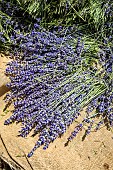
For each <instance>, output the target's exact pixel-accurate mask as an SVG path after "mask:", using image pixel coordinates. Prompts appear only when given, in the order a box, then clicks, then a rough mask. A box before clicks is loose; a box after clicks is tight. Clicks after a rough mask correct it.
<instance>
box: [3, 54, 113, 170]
mask: <svg viewBox="0 0 113 170" xmlns="http://www.w3.org/2000/svg"><path fill="white" fill-rule="evenodd" d="M8 60H9V59H7V58H6V57H0V134H1V136H2V139H3V141H4V143H5V145H6V147H7V150H8V152H9V154H10V156H11V158H10V157H9V155H8V153H7V151H6V149H5V147H4V145H3V142H2V141H1V139H0V156H1V157H3V158H4V159H6V160H7V161H8V162H9V163H14V161H13V160H12V158H13V159H14V160H16V162H18V163H19V164H20V165H21V166H22V167H23V168H24V169H25V170H31V169H34V170H113V139H112V136H113V134H112V132H111V131H108V130H106V127H104V128H102V129H101V130H99V131H98V132H92V133H91V134H90V135H89V136H87V137H86V138H85V140H84V141H82V137H83V135H84V131H81V132H80V133H79V134H78V136H77V137H76V138H75V139H73V141H72V142H70V143H69V144H68V146H66V147H65V146H64V144H65V143H66V141H67V138H68V137H69V135H70V134H71V132H72V131H73V130H74V127H75V126H76V122H74V123H73V124H72V125H71V126H70V127H69V128H68V129H67V132H66V133H65V134H64V135H63V136H62V137H61V138H58V139H56V140H55V141H54V142H53V143H52V144H50V146H49V148H48V149H47V150H46V151H44V150H43V149H42V148H39V149H37V150H36V151H35V153H34V155H33V156H32V157H31V158H29V163H30V164H31V166H32V168H31V167H30V164H29V163H28V161H27V159H26V157H25V154H26V155H27V153H28V152H29V151H30V150H31V149H32V148H33V146H34V144H35V142H36V140H37V139H38V136H35V137H31V134H30V135H29V136H28V137H27V138H21V137H17V135H18V130H20V127H21V124H16V123H14V124H12V125H9V126H5V125H4V120H5V119H7V118H9V116H10V115H11V110H12V109H13V106H10V107H9V108H8V112H7V113H4V112H3V108H4V107H5V102H4V100H3V98H4V96H5V94H6V92H7V91H8V89H6V88H5V86H4V85H5V83H6V82H7V81H8V79H7V78H6V77H5V75H4V69H5V67H6V63H7V61H8ZM83 114H84V112H81V115H83Z"/></svg>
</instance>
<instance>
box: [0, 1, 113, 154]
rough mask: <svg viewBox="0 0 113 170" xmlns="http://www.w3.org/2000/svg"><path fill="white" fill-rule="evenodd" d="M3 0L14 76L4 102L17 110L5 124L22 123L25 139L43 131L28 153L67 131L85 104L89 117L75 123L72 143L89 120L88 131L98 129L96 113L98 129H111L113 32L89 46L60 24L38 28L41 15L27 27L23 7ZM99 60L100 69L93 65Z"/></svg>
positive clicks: (11, 69) (109, 14)
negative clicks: (53, 26)
mask: <svg viewBox="0 0 113 170" xmlns="http://www.w3.org/2000/svg"><path fill="white" fill-rule="evenodd" d="M1 2H2V7H3V9H4V10H5V11H6V14H7V15H9V16H10V17H9V18H7V15H5V16H4V14H3V9H1V11H2V13H0V15H1V18H2V19H3V20H6V21H7V22H6V23H5V24H2V28H3V29H4V30H5V31H6V30H7V28H10V29H8V30H10V31H8V32H7V35H8V39H9V43H10V49H12V50H13V54H12V58H13V59H14V60H13V61H12V62H10V63H8V67H7V69H6V74H7V75H8V76H10V80H11V81H10V83H8V84H7V86H8V87H10V88H11V92H10V93H9V94H7V96H6V102H7V103H11V102H12V103H13V104H14V112H13V114H12V115H11V117H10V118H9V119H7V120H6V121H5V122H4V124H5V125H8V124H10V123H12V122H21V123H22V128H21V130H20V131H19V135H20V136H22V137H26V136H27V135H28V134H29V133H30V132H31V130H33V129H34V134H33V135H36V134H39V139H38V141H37V142H36V144H35V146H34V148H33V149H32V150H31V152H30V153H29V154H28V157H31V156H32V155H33V153H34V151H35V150H36V149H37V148H38V147H40V146H42V145H43V149H47V148H48V146H49V144H50V143H51V142H53V141H54V140H55V139H56V138H57V137H59V136H61V135H63V134H64V133H65V131H66V129H67V128H68V127H69V126H70V124H71V123H72V122H73V121H74V120H76V119H77V118H78V117H79V116H80V111H81V110H82V109H83V108H84V106H86V107H87V109H86V117H84V118H83V121H82V122H80V123H79V124H78V125H77V126H76V127H75V130H74V131H73V132H72V134H71V135H70V137H69V138H68V142H69V141H71V140H72V139H73V138H74V137H75V136H76V135H77V133H78V132H79V131H80V130H82V129H83V128H84V125H85V124H87V125H88V128H87V129H86V133H85V134H86V135H88V134H89V133H90V132H91V130H92V129H93V128H94V125H95V118H96V116H98V117H99V118H100V119H99V121H98V122H97V123H96V126H95V129H96V130H98V129H99V127H100V126H101V125H102V124H107V126H108V125H109V127H111V126H112V124H113V113H112V112H113V107H112V104H113V90H112V89H113V48H112V38H109V36H111V34H112V32H111V31H112V30H111V31H110V32H108V33H106V37H105V39H103V40H102V41H101V45H100V46H99V45H97V44H96V43H95V44H94V45H95V46H93V47H96V50H91V49H87V50H86V49H85V48H84V43H83V42H82V41H81V39H80V37H79V38H77V37H78V35H76V34H74V36H71V35H69V32H70V28H66V27H63V28H62V27H56V29H55V28H54V30H51V31H47V30H46V29H44V28H42V27H41V26H40V19H36V20H34V21H33V23H32V25H30V27H29V28H28V27H27V24H26V23H24V22H22V21H21V19H20V20H19V16H20V14H22V17H23V12H22V11H21V10H22V9H20V8H17V7H15V8H14V9H13V11H12V10H11V9H12V8H13V4H10V3H8V2H7V1H1ZM108 4H109V3H108ZM8 8H10V10H7V9H8ZM106 8H107V9H108V11H109V12H108V13H107V14H108V15H107V16H106V17H107V19H106V24H107V21H109V22H110V23H111V22H112V18H110V20H109V16H111V11H112V10H111V9H112V6H110V8H109V5H108V7H106ZM19 13H20V14H19ZM18 15H19V16H18ZM15 16H18V17H15ZM29 17H30V16H29ZM71 29H72V27H71ZM5 31H3V30H2V31H1V37H0V39H1V42H3V43H6V42H7V37H6V36H5V34H4V33H5ZM72 32H73V31H72ZM79 35H80V34H79ZM97 35H98V34H97ZM104 35H105V34H104ZM106 39H108V40H109V39H110V40H109V41H110V42H109V43H107V41H106ZM92 40H93V38H92ZM98 42H99V41H98ZM88 45H89V43H88ZM91 46H92V45H91ZM92 49H93V48H92ZM91 53H92V55H91ZM88 62H90V64H88ZM95 63H96V64H98V65H99V68H97V66H94V64H95ZM92 111H95V113H94V114H93V113H92Z"/></svg>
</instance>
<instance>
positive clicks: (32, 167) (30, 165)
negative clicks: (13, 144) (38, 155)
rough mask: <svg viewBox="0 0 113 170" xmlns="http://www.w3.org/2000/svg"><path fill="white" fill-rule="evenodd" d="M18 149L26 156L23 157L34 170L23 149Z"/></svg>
mask: <svg viewBox="0 0 113 170" xmlns="http://www.w3.org/2000/svg"><path fill="white" fill-rule="evenodd" d="M18 148H19V149H20V150H21V151H22V152H23V154H24V155H23V156H24V157H25V158H26V160H27V162H28V164H29V166H30V168H31V169H32V170H34V169H33V167H32V165H31V163H30V162H29V160H28V158H27V156H26V154H25V152H24V151H23V149H21V148H20V147H19V146H18Z"/></svg>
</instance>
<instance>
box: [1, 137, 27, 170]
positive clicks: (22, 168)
mask: <svg viewBox="0 0 113 170" xmlns="http://www.w3.org/2000/svg"><path fill="white" fill-rule="evenodd" d="M0 139H1V141H2V144H3V145H4V148H5V150H6V152H7V154H8V155H9V157H10V158H11V159H12V160H13V162H15V163H16V164H17V165H18V166H19V167H21V168H22V169H24V168H23V166H22V165H20V164H19V163H18V162H17V161H16V160H15V159H14V158H13V157H12V156H11V155H10V153H9V151H8V149H7V147H6V145H5V143H4V140H3V138H2V136H1V134H0ZM24 170H25V169H24Z"/></svg>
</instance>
